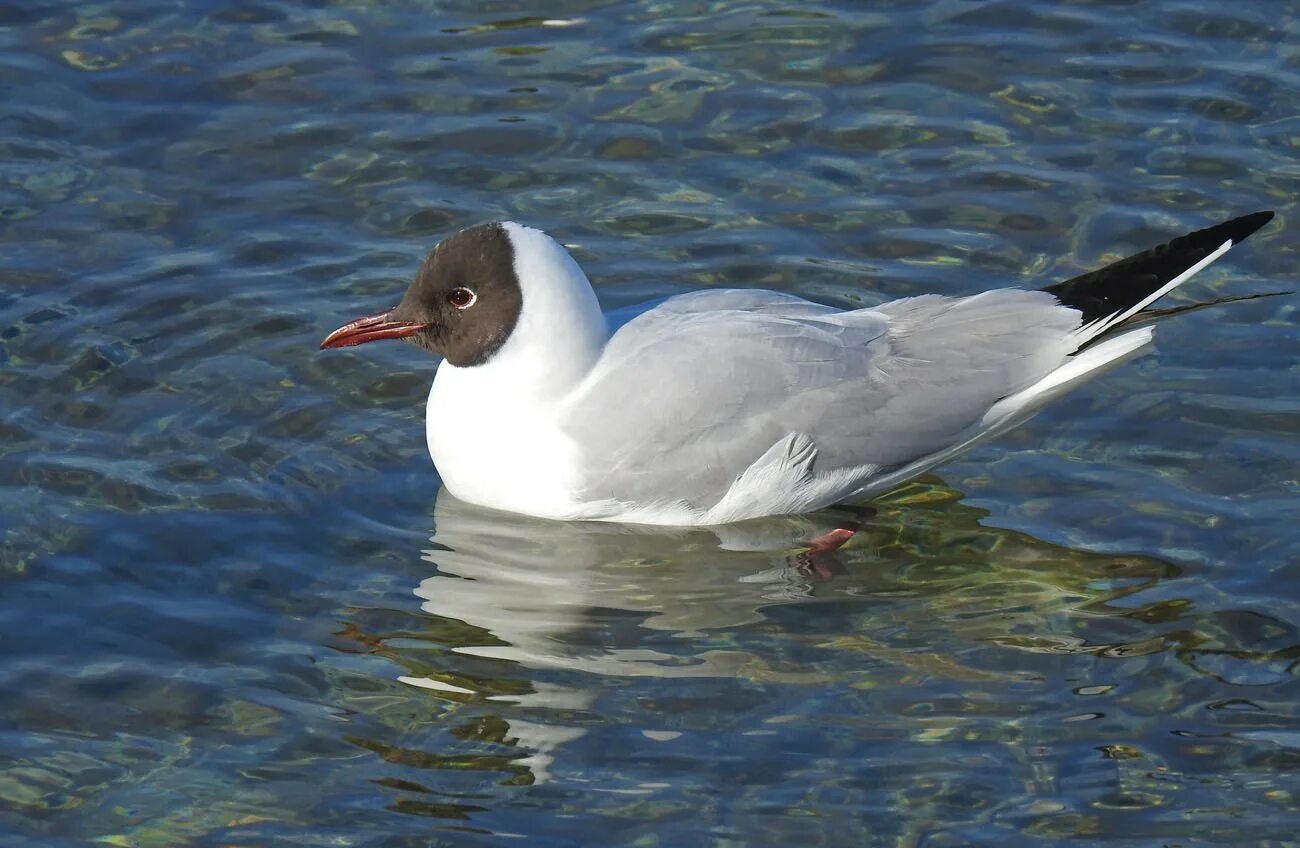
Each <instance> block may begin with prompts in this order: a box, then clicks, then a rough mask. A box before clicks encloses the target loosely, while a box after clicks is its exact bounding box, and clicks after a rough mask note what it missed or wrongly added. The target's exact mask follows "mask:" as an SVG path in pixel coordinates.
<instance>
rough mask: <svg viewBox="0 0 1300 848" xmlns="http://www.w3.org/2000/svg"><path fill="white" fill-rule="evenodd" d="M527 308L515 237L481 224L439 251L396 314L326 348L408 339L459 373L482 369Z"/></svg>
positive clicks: (363, 322)
mask: <svg viewBox="0 0 1300 848" xmlns="http://www.w3.org/2000/svg"><path fill="white" fill-rule="evenodd" d="M522 307H523V294H522V292H521V290H520V287H519V280H518V278H517V277H516V275H515V251H514V248H513V246H512V245H511V242H510V236H509V234H508V233H507V232H506V229H505V227H503V226H502V225H501V224H499V223H491V224H480V225H479V226H477V227H470V228H469V229H467V230H461V231H460V232H458V233H456V234H455V235H453V236H450V237H448V238H446V239H444V240H443V241H442V243H440V244H439V245H438V246H437V247H435V248H434V249H433V251H432V252H431V253H430V254H429V256H428V258H427V259H425V260H424V264H423V265H421V266H420V270H419V273H417V274H416V275H415V280H414V281H413V282H412V283H411V286H410V288H408V289H407V290H406V296H405V297H403V298H402V302H401V303H399V304H398V305H397V307H396V308H394V309H392V310H389V311H388V312H381V313H380V314H378V315H371V316H369V317H367V318H360V319H358V320H356V321H353V322H351V323H350V324H345V325H344V326H342V327H339V328H338V329H337V330H335V331H334V332H332V333H330V334H329V335H328V336H326V337H325V340H324V341H323V342H321V348H334V347H350V346H352V345H358V344H362V343H364V342H369V341H375V340H376V339H406V340H408V341H410V342H413V343H415V344H417V345H419V346H420V347H422V348H424V349H425V350H427V351H429V352H431V353H435V354H438V355H440V356H442V357H444V358H445V359H446V360H447V361H448V362H450V363H451V364H452V365H456V366H459V367H466V366H471V365H482V364H483V363H485V362H487V361H488V360H489V359H491V358H492V355H493V354H495V353H496V352H497V351H498V350H500V348H501V346H502V345H503V344H505V342H506V339H508V338H510V333H511V332H512V331H513V330H514V328H515V324H517V323H518V321H519V312H520V310H521V309H522Z"/></svg>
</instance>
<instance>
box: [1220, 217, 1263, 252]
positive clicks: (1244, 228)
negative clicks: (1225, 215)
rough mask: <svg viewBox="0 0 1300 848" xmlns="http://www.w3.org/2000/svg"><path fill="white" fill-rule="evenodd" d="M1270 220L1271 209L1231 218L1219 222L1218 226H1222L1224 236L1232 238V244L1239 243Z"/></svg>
mask: <svg viewBox="0 0 1300 848" xmlns="http://www.w3.org/2000/svg"><path fill="white" fill-rule="evenodd" d="M1271 220H1273V213H1272V212H1271V211H1266V212H1252V213H1251V214H1249V215H1242V216H1241V217H1240V218H1233V219H1232V220H1231V221H1225V222H1224V223H1222V224H1220V225H1219V227H1220V228H1222V230H1223V234H1224V235H1225V236H1227V237H1228V238H1230V239H1232V243H1233V244H1241V243H1242V242H1243V241H1245V240H1246V239H1248V238H1250V236H1251V234H1253V233H1254V232H1255V231H1256V230H1258V229H1259V228H1260V227H1262V226H1264V225H1265V224H1267V223H1268V222H1269V221H1271Z"/></svg>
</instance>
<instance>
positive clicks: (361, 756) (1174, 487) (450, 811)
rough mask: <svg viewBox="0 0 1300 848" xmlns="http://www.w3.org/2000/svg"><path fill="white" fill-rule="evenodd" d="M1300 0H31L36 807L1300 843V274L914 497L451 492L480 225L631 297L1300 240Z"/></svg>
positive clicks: (8, 676) (324, 829) (680, 838)
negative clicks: (458, 292) (441, 413)
mask: <svg viewBox="0 0 1300 848" xmlns="http://www.w3.org/2000/svg"><path fill="white" fill-rule="evenodd" d="M1297 33H1300V5H1297V4H1296V3H1294V2H1290V0H1286V2H1284V1H1283V0H1273V2H1239V3H1233V4H1222V3H1212V2H1208V0H1181V1H1180V2H1142V3H1138V2H1126V0H1114V1H1113V2H1080V0H1076V2H1047V0H1038V1H1037V2H970V0H938V2H929V1H928V0H926V2H922V0H893V2H886V3H874V4H852V3H848V2H843V3H825V4H820V5H813V4H794V3H788V4H782V3H777V2H766V0H754V2H746V3H739V2H737V3H723V2H699V3H689V4H688V3H666V2H655V3H625V4H617V3H596V2H580V0H573V1H572V2H562V3H555V4H551V5H550V7H549V8H548V9H547V10H546V11H545V12H540V13H539V12H537V11H535V10H533V9H532V8H531V7H526V6H524V5H521V4H516V3H488V4H484V3H479V2H467V1H466V2H432V0H429V2H420V1H419V0H408V2H390V3H364V2H360V0H351V2H345V0H337V2H320V3H310V4H302V5H294V4H290V3H287V2H257V0H254V1H253V2H241V3H217V2H193V3H162V2H147V0H134V2H111V1H110V2H94V3H92V2H42V3H36V2H18V3H5V4H0V86H2V87H0V152H2V155H0V632H2V633H3V639H0V844H3V845H4V846H6V848H9V846H14V848H35V846H41V848H47V846H49V847H52V848H65V846H75V845H83V844H92V843H93V844H99V845H104V844H107V845H117V846H140V847H141V848H170V846H214V848H215V846H266V845H311V846H316V845H331V846H385V847H386V848H387V846H392V848H399V847H400V848H405V847H406V846H422V847H423V846H431V845H457V846H459V845H489V844H491V845H498V844H510V843H508V842H507V837H513V838H514V839H515V840H516V842H517V844H521V845H524V844H526V845H530V846H579V845H581V846H587V845H592V846H596V845H599V846H613V845H628V846H672V847H673V848H678V846H705V845H709V846H739V845H771V846H788V845H828V846H842V845H879V846H922V845H924V846H959V845H989V844H1000V845H1016V846H1022V845H1057V844H1068V845H1094V844H1108V845H1110V844H1120V845H1133V846H1138V845H1141V846H1151V845H1180V846H1204V845H1234V846H1236V845H1295V844H1297V837H1296V836H1295V834H1296V833H1297V832H1300V708H1297V703H1298V702H1300V680H1298V677H1300V524H1298V523H1297V521H1296V516H1297V505H1298V504H1300V480H1298V476H1300V471H1297V469H1300V441H1298V440H1297V436H1298V435H1300V389H1298V388H1297V387H1298V384H1300V380H1298V379H1297V378H1298V376H1300V333H1298V332H1297V325H1298V323H1300V315H1298V314H1297V308H1298V307H1300V300H1298V299H1297V298H1296V297H1295V296H1292V297H1281V298H1272V299H1267V300H1256V301H1250V302H1247V303H1242V304H1235V305H1232V306H1229V307H1223V308H1220V309H1214V310H1206V311H1202V312H1198V313H1194V314H1190V315H1187V316H1183V317H1180V318H1179V319H1177V320H1174V321H1171V322H1170V323H1169V324H1167V325H1166V326H1165V327H1163V328H1162V329H1161V332H1160V344H1159V348H1160V350H1159V352H1158V354H1156V355H1155V356H1153V357H1148V358H1146V359H1144V360H1142V361H1140V362H1139V363H1136V364H1133V365H1129V366H1126V367H1125V368H1123V369H1121V370H1120V371H1118V372H1116V373H1114V374H1111V375H1109V376H1107V377H1106V378H1104V379H1103V380H1101V381H1099V382H1097V383H1095V384H1093V385H1091V386H1089V387H1088V388H1086V389H1084V390H1081V391H1079V392H1077V393H1075V394H1074V395H1072V396H1070V397H1069V398H1067V399H1065V400H1063V401H1062V402H1060V403H1058V404H1056V405H1055V406H1054V407H1052V408H1051V409H1050V410H1049V411H1047V412H1046V413H1044V414H1043V415H1041V416H1040V417H1038V418H1037V419H1035V420H1034V421H1033V422H1031V423H1029V424H1028V425H1026V426H1025V427H1023V428H1021V429H1020V430H1018V431H1016V432H1015V433H1013V434H1011V435H1009V436H1007V437H1005V438H1003V439H1002V440H1000V442H999V443H997V444H995V445H992V446H988V447H985V448H983V449H981V450H979V451H978V452H976V453H974V454H972V455H970V456H968V457H967V458H965V459H963V460H962V461H960V462H957V463H954V464H952V465H949V466H947V467H946V468H944V469H942V470H941V473H940V474H939V475H938V476H932V477H929V478H927V479H925V480H923V481H920V482H918V483H915V484H913V485H911V486H908V487H906V488H904V489H903V490H901V491H899V492H896V493H893V494H892V495H890V496H887V497H885V498H883V499H882V500H881V501H880V502H879V503H878V504H876V508H877V513H876V515H875V516H874V517H873V518H871V519H870V520H869V521H868V522H867V524H866V525H865V527H864V528H863V530H862V532H861V533H859V535H858V537H857V538H856V539H855V540H854V541H853V542H851V543H850V544H849V545H848V546H847V547H846V548H845V549H843V550H842V551H841V552H839V553H838V554H836V555H833V556H831V557H826V558H822V559H821V560H820V561H818V562H814V563H810V562H808V561H806V560H803V559H800V558H799V557H798V556H796V554H797V553H798V550H799V548H800V544H801V543H802V542H803V541H804V540H806V539H808V538H809V537H811V536H813V535H815V534H817V533H818V532H821V531H823V530H825V529H827V528H829V527H831V526H833V525H834V524H835V523H836V522H837V520H838V519H837V518H836V516H833V515H818V516H810V517H805V518H798V519H783V520H772V521H761V522H754V523H750V524H745V525H741V526H737V527H729V528H719V529H718V530H716V531H713V530H691V531H669V530H659V531H656V530H653V529H646V528H640V529H638V528H621V527H617V526H596V527H590V526H581V525H568V524H559V523H548V522H542V521H534V520H529V519H522V518H513V517H508V516H504V515H500V514H493V513H487V512H483V511H479V510H475V509H472V508H469V507H467V506H465V505H463V504H458V503H455V502H454V501H452V500H451V499H449V498H447V497H445V496H440V495H439V491H438V480H437V476H436V474H435V472H434V471H433V469H432V467H431V466H430V464H429V462H428V458H427V456H426V455H425V452H424V447H423V430H422V420H423V398H424V393H425V391H426V389H427V386H428V383H429V380H430V377H431V373H432V369H433V364H434V363H433V362H432V361H431V360H430V359H428V358H427V357H426V356H425V355H424V354H422V353H421V352H420V351H418V350H416V349H414V348H411V347H409V346H403V345H387V346H385V345H370V346H367V347H365V348H361V349H358V350H355V351H344V352H337V351H336V352H329V353H324V354H322V353H319V352H318V351H317V350H316V345H317V343H318V342H319V340H320V338H321V337H322V336H323V335H324V334H325V333H326V332H327V331H328V330H330V329H332V328H333V327H335V326H337V325H338V324H340V323H342V322H343V321H345V320H347V319H350V318H353V317H355V316H357V315H360V314H363V313H366V312H368V311H372V310H374V309H377V308H380V307H383V306H385V305H387V304H391V303H393V302H395V301H396V299H397V298H398V297H399V296H400V294H401V292H402V291H403V289H404V287H405V285H406V282H407V280H408V279H409V277H410V276H411V274H412V273H413V271H414V269H415V268H416V266H417V264H418V262H419V261H420V259H421V258H422V256H423V254H424V253H425V252H426V251H427V250H428V249H429V248H430V247H431V246H432V245H433V244H434V243H435V242H436V241H437V240H438V239H439V238H440V237H442V236H443V235H445V234H447V233H449V232H451V231H453V230H455V229H457V228H459V227H462V226H467V225H470V224H473V223H476V222H479V221H483V220H490V219H496V218H506V217H508V218H513V219H516V220H519V221H522V222H526V223H529V224H532V225H535V226H539V227H542V228H544V229H547V230H548V231H550V232H551V233H552V234H554V235H555V236H556V237H558V238H559V239H561V240H562V241H564V242H565V243H567V244H571V245H573V246H574V248H573V250H574V253H575V255H576V257H577V258H578V259H579V261H580V262H581V263H582V264H583V265H584V267H585V268H586V269H587V271H588V272H589V274H590V275H591V277H592V279H593V280H594V281H595V283H596V285H597V287H598V290H599V294H600V296H601V298H602V300H603V301H604V302H605V303H606V304H607V305H608V306H610V307H611V308H615V307H620V306H624V305H627V304H631V303H635V302H637V301H639V300H643V299H647V298H653V297H659V296H663V295H666V294H671V293H674V292H680V291H687V290H692V289H697V288H703V287H708V286H714V285H726V286H764V287H769V288H776V289H781V290H785V291H792V292H797V293H799V294H802V295H806V296H809V297H813V298H817V299H820V300H823V301H825V302H830V303H836V304H843V305H848V304H868V303H874V302H878V301H881V300H884V299H887V298H892V297H898V296H903V295H910V294H915V293H919V292H924V291H937V292H944V293H952V294H958V293H973V292H977V291H980V290H982V289H985V288H989V287H993V286H998V285H1006V284H1020V285H1043V284H1046V283H1048V282H1052V281H1054V280H1057V279H1060V278H1063V277H1066V276H1069V275H1072V274H1075V273H1078V272H1079V271H1080V270H1082V269H1087V268H1091V267H1095V266H1096V265H1098V264H1099V263H1101V262H1103V261H1106V260H1108V259H1113V258H1118V257H1119V256H1121V255H1123V254H1125V253H1126V252H1130V251H1135V250H1138V249H1141V248H1144V247H1147V246H1150V245H1152V244H1154V243H1157V242H1159V241H1161V240H1163V239H1165V238H1168V237H1170V236H1173V235H1176V234H1179V233H1181V232H1184V231H1186V230H1190V229H1194V228H1197V227H1200V226H1203V225H1206V224H1209V223H1213V222H1215V221H1217V220H1220V219H1223V218H1226V217H1228V216H1230V215H1233V214H1240V213H1245V212H1251V211H1254V210H1256V209H1265V208H1273V209H1276V210H1277V211H1278V213H1279V214H1278V220H1277V221H1275V222H1274V223H1273V224H1272V225H1270V226H1269V227H1268V228H1267V229H1265V230H1264V231H1262V232H1261V233H1259V234H1258V235H1257V236H1255V237H1254V238H1252V239H1251V240H1250V242H1248V243H1247V245H1246V246H1244V247H1242V248H1238V249H1236V250H1234V251H1233V252H1232V254H1231V255H1230V256H1229V257H1228V258H1227V259H1226V260H1224V261H1223V262H1221V263H1219V264H1218V265H1216V266H1215V267H1214V268H1213V269H1211V270H1210V271H1207V272H1206V273H1205V274H1203V275H1202V276H1201V277H1200V278H1198V281H1197V283H1196V284H1195V285H1193V286H1191V287H1189V288H1190V289H1191V290H1190V291H1188V292H1186V293H1183V292H1181V291H1180V293H1178V294H1177V295H1175V297H1174V298H1173V299H1174V300H1175V301H1176V302H1187V301H1188V300H1189V299H1190V298H1197V297H1211V296H1218V295H1225V294H1230V293H1240V292H1246V291H1270V290H1279V289H1289V288H1295V287H1296V283H1295V268H1296V267H1297V260H1298V259H1300V242H1298V241H1297V239H1296V236H1295V223H1294V219H1295V212H1294V209H1295V198H1296V197H1297V196H1300V165H1297V161H1300V159H1298V153H1300V123H1298V119H1297V115H1300V39H1298V38H1297Z"/></svg>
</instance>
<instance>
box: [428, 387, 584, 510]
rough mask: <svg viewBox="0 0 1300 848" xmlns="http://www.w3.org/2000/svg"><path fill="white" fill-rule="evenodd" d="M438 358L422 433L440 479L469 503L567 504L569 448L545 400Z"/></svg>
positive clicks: (571, 465)
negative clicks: (438, 363) (538, 401)
mask: <svg viewBox="0 0 1300 848" xmlns="http://www.w3.org/2000/svg"><path fill="white" fill-rule="evenodd" d="M475 370H478V369H473V368H456V367H454V366H451V365H448V364H447V363H445V362H444V363H443V364H442V366H440V367H439V369H438V375H437V377H435V378H434V381H433V387H432V388H431V389H430V390H429V402H428V405H427V406H426V409H425V435H426V437H427V438H428V442H429V455H430V456H431V457H432V458H433V464H434V465H435V466H436V467H437V469H438V474H439V476H441V477H442V483H443V485H444V486H445V487H446V488H447V490H448V491H450V492H451V493H452V494H453V495H455V496H456V497H458V498H460V499H461V500H464V501H468V502H469V503H473V504H478V505H480V506H487V507H493V508H495V509H504V510H510V511H513V512H523V513H528V514H532V515H540V516H546V517H549V518H565V517H568V516H569V515H570V514H572V513H573V511H574V502H573V492H574V488H575V485H574V482H575V473H574V472H575V469H576V463H575V459H576V458H575V451H574V446H573V444H572V442H571V441H570V440H569V439H567V438H566V437H564V436H563V434H561V433H560V431H559V429H558V428H556V426H555V416H554V414H553V413H552V411H551V408H550V406H549V405H548V404H544V403H536V402H534V401H532V400H531V399H529V398H526V397H525V398H522V399H521V398H520V397H519V396H518V395H517V394H511V393H510V392H509V391H508V387H502V386H494V385H490V384H491V383H493V382H496V381H493V380H491V379H490V377H488V378H487V379H486V382H487V383H488V385H485V375H483V374H474V373H470V372H473V371H475Z"/></svg>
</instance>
